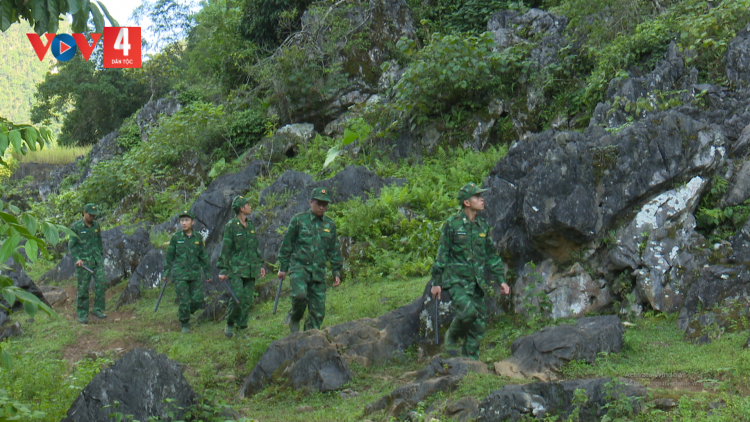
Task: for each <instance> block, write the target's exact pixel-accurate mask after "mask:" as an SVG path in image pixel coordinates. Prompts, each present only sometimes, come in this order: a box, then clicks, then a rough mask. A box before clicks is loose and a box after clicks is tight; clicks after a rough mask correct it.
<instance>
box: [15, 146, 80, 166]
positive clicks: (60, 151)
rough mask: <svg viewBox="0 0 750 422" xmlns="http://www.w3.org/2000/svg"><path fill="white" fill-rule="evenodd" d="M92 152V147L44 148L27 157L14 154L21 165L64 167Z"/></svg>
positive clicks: (28, 154) (29, 153) (32, 152)
mask: <svg viewBox="0 0 750 422" xmlns="http://www.w3.org/2000/svg"><path fill="white" fill-rule="evenodd" d="M89 151H91V146H87V147H71V148H64V147H51V148H44V149H43V150H41V151H29V152H28V153H27V154H26V155H18V154H13V157H14V158H15V159H16V160H17V161H18V162H19V163H21V164H23V163H38V164H57V165H64V164H69V163H72V162H73V161H75V160H76V157H80V156H82V155H86V154H88V153H89Z"/></svg>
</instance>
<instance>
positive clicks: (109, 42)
mask: <svg viewBox="0 0 750 422" xmlns="http://www.w3.org/2000/svg"><path fill="white" fill-rule="evenodd" d="M104 67H116V68H138V67H141V28H140V27H137V26H132V27H114V28H112V27H110V28H104Z"/></svg>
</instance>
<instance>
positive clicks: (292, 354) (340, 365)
mask: <svg viewBox="0 0 750 422" xmlns="http://www.w3.org/2000/svg"><path fill="white" fill-rule="evenodd" d="M421 304H422V298H419V299H417V300H415V301H414V302H412V303H411V304H409V305H406V306H402V307H401V308H398V309H396V310H393V311H391V312H388V313H386V314H384V315H381V316H380V317H378V318H375V319H371V318H363V319H359V320H356V321H350V322H346V323H343V324H339V325H335V326H333V327H328V328H326V329H325V330H323V331H319V330H311V331H306V332H299V333H293V334H291V335H290V336H288V337H285V338H283V339H281V340H276V341H274V342H273V343H271V345H270V346H269V347H268V350H266V352H265V353H264V354H263V356H262V357H261V358H260V361H258V364H257V365H255V368H253V370H252V372H251V373H250V375H249V376H248V377H247V379H246V380H245V383H244V385H243V386H242V389H241V390H240V397H249V396H251V395H253V394H255V393H257V392H258V391H260V390H262V389H263V388H265V387H266V386H267V385H268V384H269V383H278V384H282V385H288V386H293V387H294V388H295V389H306V390H311V391H330V390H335V389H338V388H339V387H340V386H342V385H343V384H344V383H346V382H348V381H349V380H350V379H351V378H352V374H351V371H350V370H349V367H348V363H350V362H357V363H358V364H360V365H362V366H365V367H367V366H370V365H372V364H382V363H385V362H388V361H390V360H392V359H394V358H396V357H398V356H400V355H402V354H403V351H404V350H406V349H407V348H408V347H409V346H411V345H412V344H414V343H415V342H416V340H417V336H418V329H419V316H418V314H419V310H420V308H421Z"/></svg>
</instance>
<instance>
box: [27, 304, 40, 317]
mask: <svg viewBox="0 0 750 422" xmlns="http://www.w3.org/2000/svg"><path fill="white" fill-rule="evenodd" d="M23 310H24V311H26V313H27V314H29V316H30V317H32V318H34V317H35V316H36V313H37V312H39V306H38V305H37V304H36V302H31V301H28V302H24V303H23Z"/></svg>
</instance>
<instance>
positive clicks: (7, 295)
mask: <svg viewBox="0 0 750 422" xmlns="http://www.w3.org/2000/svg"><path fill="white" fill-rule="evenodd" d="M3 298H4V299H5V301H6V302H8V306H10V307H13V304H15V303H16V294H15V293H13V290H12V289H3Z"/></svg>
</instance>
